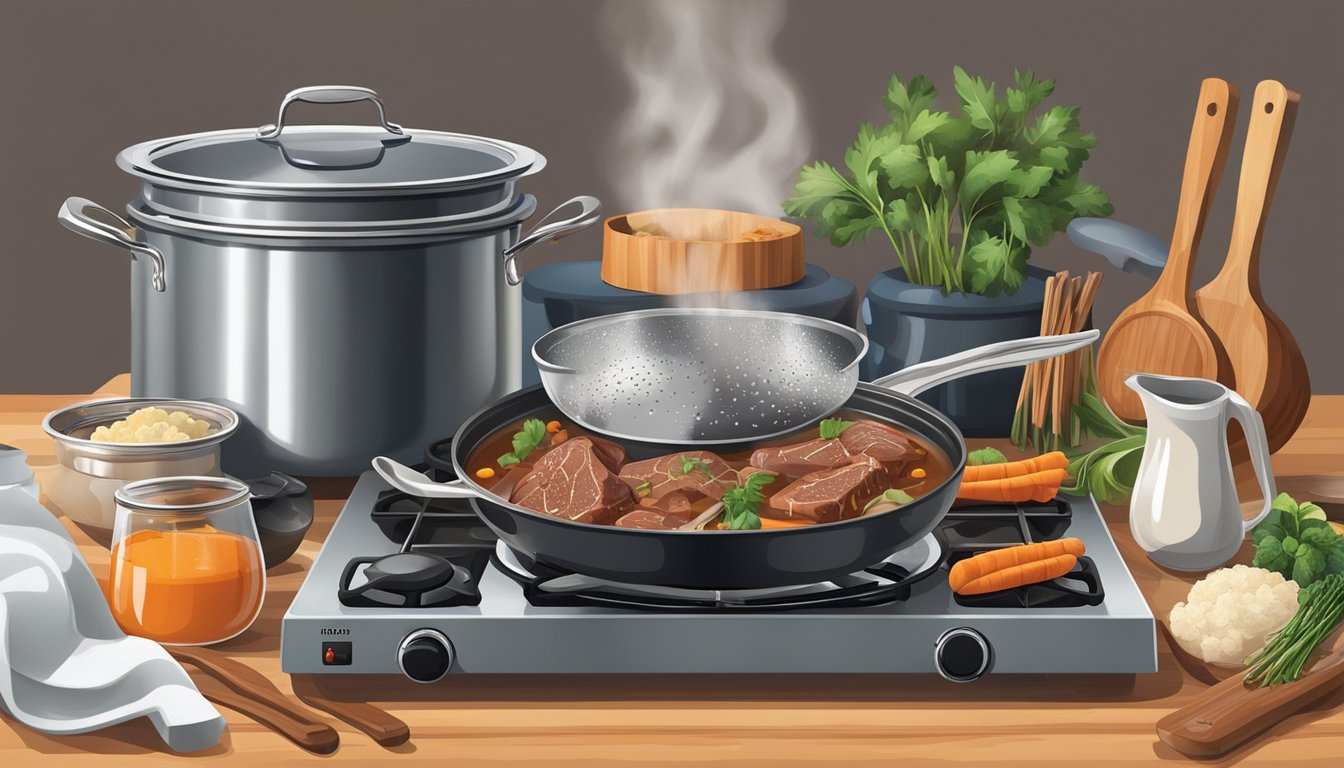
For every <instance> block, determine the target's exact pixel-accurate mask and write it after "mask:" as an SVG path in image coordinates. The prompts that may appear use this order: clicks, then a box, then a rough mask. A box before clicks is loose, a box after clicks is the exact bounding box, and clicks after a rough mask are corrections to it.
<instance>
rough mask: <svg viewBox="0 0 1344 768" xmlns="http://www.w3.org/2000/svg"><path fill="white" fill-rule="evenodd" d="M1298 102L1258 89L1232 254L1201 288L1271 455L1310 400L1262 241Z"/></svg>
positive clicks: (1203, 304) (1201, 299) (1276, 88)
mask: <svg viewBox="0 0 1344 768" xmlns="http://www.w3.org/2000/svg"><path fill="white" fill-rule="evenodd" d="M1298 100H1299V97H1298V95H1297V94H1296V93H1294V92H1292V91H1290V90H1288V89H1287V88H1285V87H1284V86H1283V84H1282V83H1280V82H1277V81H1275V80H1263V81H1261V82H1260V84H1259V85H1257V86H1256V87H1255V100H1254V101H1253V102H1252V103H1251V122H1250V126H1249V127H1248V128H1247V130H1246V149H1245V152H1244V153H1243V155H1242V159H1241V183H1240V186H1238V188H1237V213H1236V217H1235V218H1234V219H1233V220H1232V242H1231V244H1230V245H1229V247H1228V249H1227V260H1226V261H1225V262H1223V268H1222V270H1220V271H1219V272H1218V275H1217V276H1216V277H1214V278H1213V281H1212V282H1210V283H1209V284H1208V285H1206V286H1204V287H1203V288H1200V289H1199V290H1198V291H1196V292H1195V301H1196V304H1197V305H1198V308H1199V314H1200V317H1202V318H1203V319H1204V321H1205V322H1207V323H1208V324H1209V328H1211V329H1212V330H1213V332H1214V333H1215V334H1216V335H1217V336H1218V340H1219V341H1221V342H1222V344H1223V347H1224V348H1225V349H1226V350H1227V355H1228V359H1229V360H1230V361H1231V364H1232V371H1233V374H1234V378H1235V379H1236V384H1237V387H1236V388H1237V392H1239V393H1240V394H1241V396H1242V397H1244V398H1246V399H1247V400H1248V401H1249V402H1250V404H1251V406H1252V407H1254V408H1255V409H1256V410H1257V411H1259V412H1260V416H1261V418H1262V419H1263V420H1264V422H1265V436H1266V437H1267V438H1268V439H1269V450H1270V452H1271V453H1272V452H1274V451H1277V450H1278V449H1280V448H1282V447H1283V445H1284V443H1287V442H1288V438H1290V437H1292V436H1293V432H1294V431H1296V429H1297V426H1298V425H1299V424H1301V423H1302V419H1303V418H1304V417H1305V416H1306V415H1307V406H1308V405H1309V404H1310V403H1311V380H1310V378H1309V377H1308V375H1307V363H1306V361H1305V360H1304V359H1303V358H1302V350H1301V349H1299V348H1298V346H1297V341H1296V340H1294V339H1293V334H1292V333H1291V332H1290V331H1289V330H1288V327H1287V326H1286V325H1284V322H1283V321H1282V320H1280V319H1279V317H1278V315H1276V314H1274V312H1273V311H1271V310H1270V309H1269V307H1267V306H1266V305H1265V300H1264V297H1263V296H1262V295H1261V292H1260V242H1261V240H1262V238H1263V237H1264V234H1265V222H1266V220H1267V219H1268V218H1269V207H1270V204H1271V203H1272V202H1273V201H1274V190H1275V188H1276V187H1277V186H1278V183H1279V172H1280V170H1281V169H1282V168H1283V161H1284V158H1285V156H1287V154H1288V141H1289V139H1290V138H1291V137H1292V134H1293V121H1294V120H1295V119H1296V117H1297V105H1298Z"/></svg>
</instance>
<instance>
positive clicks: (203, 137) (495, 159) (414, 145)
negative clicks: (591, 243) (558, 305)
mask: <svg viewBox="0 0 1344 768" xmlns="http://www.w3.org/2000/svg"><path fill="white" fill-rule="evenodd" d="M300 101H304V102H311V103H319V104H322V103H338V102H353V101H369V102H372V103H373V104H374V105H375V106H376V107H377V114H378V122H379V123H380V124H381V125H379V126H377V127H370V126H352V125H310V126H298V127H295V126H287V125H286V124H285V119H286V115H287V113H288V111H289V108H290V106H291V105H293V104H294V103H296V102H300ZM117 164H118V165H119V166H121V167H122V168H123V169H124V170H126V171H128V172H130V173H132V174H135V175H137V176H140V177H142V178H146V179H148V180H150V181H151V182H154V183H165V182H169V183H171V182H183V183H188V184H193V185H200V184H205V185H214V186H217V187H220V188H221V189H220V192H222V193H228V192H239V191H253V192H264V193H271V194H277V193H280V194H282V193H284V192H301V193H304V194H313V193H315V192H322V191H326V192H335V193H351V192H361V193H376V192H379V191H384V192H394V191H398V190H408V189H412V190H420V189H459V188H463V187H474V186H481V185H487V184H493V183H498V182H500V181H503V180H506V179H511V178H516V177H519V176H523V175H526V174H529V173H535V172H536V171H538V170H540V169H541V168H542V167H543V166H544V165H545V159H544V158H543V157H542V156H541V155H540V154H539V153H537V152H536V151H534V150H532V149H529V148H528V147H524V146H521V145H518V144H513V143H510V142H507V141H500V140H497V139H489V138H484V137H480V136H471V135H467V134H460V133H445V132H441V131H428V130H420V129H406V128H402V127H401V126H400V125H397V124H396V123H392V122H389V121H388V120H387V117H386V114H385V112H384V109H383V102H382V100H381V99H380V98H379V97H378V95H377V94H376V93H374V92H373V91H371V90H369V89H367V88H358V87H355V86H310V87H307V88H299V89H297V90H294V91H291V92H290V93H289V94H288V95H287V96H286V97H285V99H284V101H282V102H281V105H280V114H279V117H278V118H277V119H276V122H275V123H274V124H269V125H263V126H261V127H260V128H244V129H235V130H226V131H214V132H209V133H198V134H192V135H187V136H176V137H172V138H167V139H157V140H154V141H148V142H144V143H141V144H137V145H135V146H132V147H129V148H127V149H125V150H123V151H122V152H121V154H120V155H118V156H117Z"/></svg>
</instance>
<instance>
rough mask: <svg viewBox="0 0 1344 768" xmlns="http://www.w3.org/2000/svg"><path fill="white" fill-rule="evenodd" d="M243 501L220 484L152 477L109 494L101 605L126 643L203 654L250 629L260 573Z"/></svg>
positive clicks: (244, 494)
mask: <svg viewBox="0 0 1344 768" xmlns="http://www.w3.org/2000/svg"><path fill="white" fill-rule="evenodd" d="M250 499H251V492H250V491H249V489H248V487H247V486H246V485H244V484H243V483H241V482H239V481H237V480H234V479H232V478H227V477H163V478H153V479H150V480H140V481H138V482H134V483H129V484H127V485H125V486H122V487H121V488H120V489H118V490H117V492H116V501H117V519H116V527H115V529H114V530H113V533H112V541H113V544H112V571H111V574H110V578H109V579H108V587H107V593H108V594H107V599H108V604H109V605H110V606H111V607H112V615H113V616H115V617H116V619H117V623H118V624H120V625H121V628H122V629H123V630H124V631H125V632H126V633H127V634H130V635H137V636H140V637H147V638H149V639H151V640H157V641H158V642H160V643H164V644H165V645H208V644H210V643H218V642H222V641H224V640H228V639H229V638H232V637H235V636H237V635H238V634H239V633H241V632H243V630H245V629H247V628H248V627H249V626H251V624H252V622H253V621H254V620H255V619H256V618H257V615H258V614H260V613H261V604H262V600H263V598H264V597H265V594H266V569H265V566H264V565H263V564H262V563H263V561H262V553H261V544H260V541H259V540H258V538H257V527H256V523H255V522H254V521H253V518H252V504H251V501H250Z"/></svg>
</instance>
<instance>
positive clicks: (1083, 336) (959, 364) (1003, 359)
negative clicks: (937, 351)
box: [872, 330, 1101, 397]
mask: <svg viewBox="0 0 1344 768" xmlns="http://www.w3.org/2000/svg"><path fill="white" fill-rule="evenodd" d="M1100 336H1101V331H1098V330H1090V331H1079V332H1078V333H1069V334H1063V335H1060V336H1033V337H1029V338H1025V339H1010V340H1008V341H1001V342H998V343H997V344H986V345H985V346H983V347H975V348H974V349H968V350H966V351H965V352H958V353H957V354H955V355H948V356H947V357H940V358H938V359H937V360H930V361H928V362H927V363H919V364H917V365H912V366H909V367H907V368H903V369H901V370H899V371H896V372H895V373H892V374H888V375H886V376H883V377H882V378H879V379H876V380H874V381H873V382H872V383H873V384H875V385H877V386H879V387H886V388H888V389H891V390H894V391H896V392H900V393H901V394H904V395H909V396H911V397H914V396H915V395H918V394H919V393H920V392H923V391H924V390H926V389H930V388H932V387H936V386H938V385H939V384H946V383H947V382H949V381H953V380H956V379H960V378H963V377H965V376H970V375H972V374H976V373H985V372H987V371H997V370H999V369H1001V368H1016V367H1017V366H1019V365H1026V364H1027V363H1034V362H1036V361H1038V360H1045V359H1047V358H1051V357H1055V356H1056V355H1063V354H1066V353H1068V352H1073V351H1075V350H1079V349H1082V348H1083V347H1086V346H1088V345H1089V344H1092V343H1093V342H1095V341H1096V340H1097V339H1098V338H1099V337H1100Z"/></svg>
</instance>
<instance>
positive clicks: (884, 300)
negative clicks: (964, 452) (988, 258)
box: [859, 267, 1054, 437]
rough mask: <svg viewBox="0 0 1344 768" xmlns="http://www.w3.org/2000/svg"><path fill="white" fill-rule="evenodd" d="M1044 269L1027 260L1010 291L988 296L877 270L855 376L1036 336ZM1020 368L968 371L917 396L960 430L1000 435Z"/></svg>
mask: <svg viewBox="0 0 1344 768" xmlns="http://www.w3.org/2000/svg"><path fill="white" fill-rule="evenodd" d="M1052 274H1054V273H1053V272H1051V271H1049V270H1046V269H1040V268H1039V267H1028V268H1027V280H1026V282H1025V283H1023V284H1022V287H1021V288H1020V289H1018V291H1017V293H1015V294H1013V295H1011V296H995V297H993V298H989V297H985V296H970V295H965V294H959V293H954V294H952V295H950V296H944V295H943V293H942V291H941V290H940V289H938V288H932V287H928V286H923V285H913V284H911V283H908V282H906V280H905V272H904V271H903V270H901V269H900V268H897V269H892V270H888V271H886V272H881V273H879V274H878V275H876V276H875V277H874V278H873V279H872V281H871V282H869V284H868V292H867V294H865V296H864V299H863V308H862V314H863V324H864V326H865V327H866V328H867V330H868V345H869V346H868V355H867V357H865V358H864V360H863V363H862V365H861V366H860V369H859V370H860V374H861V376H862V377H863V379H864V380H865V381H871V380H873V379H875V378H877V377H878V376H881V375H883V374H887V373H891V372H892V371H895V370H898V369H900V368H903V367H905V366H907V365H912V364H914V363H919V362H923V361H925V360H933V359H935V358H939V357H943V356H944V355H950V354H953V353H956V352H961V351H962V350H966V349H970V348H972V347H978V346H981V345H982V344H992V343H994V342H996V341H1007V340H1008V339H1020V338H1023V337H1026V336H1037V335H1039V334H1040V332H1041V310H1042V308H1043V306H1044V304H1045V279H1046V278H1047V277H1049V276H1050V275H1052ZM1023 371H1024V369H1023V368H1008V369H1005V370H1001V371H991V372H989V373H982V374H978V375H976V376H970V377H968V378H965V379H960V380H958V381H954V382H950V383H948V384H944V385H942V386H940V387H935V388H934V389H931V390H929V391H928V392H925V393H924V394H922V395H920V396H919V399H920V400H923V401H924V402H926V403H928V404H929V405H932V406H933V407H935V408H937V409H938V410H940V411H942V412H943V413H945V414H947V415H948V416H949V417H950V418H951V419H952V421H953V422H955V423H956V425H957V426H958V427H959V428H960V429H961V432H962V434H964V435H966V436H967V437H1007V436H1008V433H1009V430H1010V429H1011V428H1012V425H1013V410H1014V408H1015V407H1016V405H1017V394H1018V390H1019V389H1020V388H1021V386H1022V373H1023Z"/></svg>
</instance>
